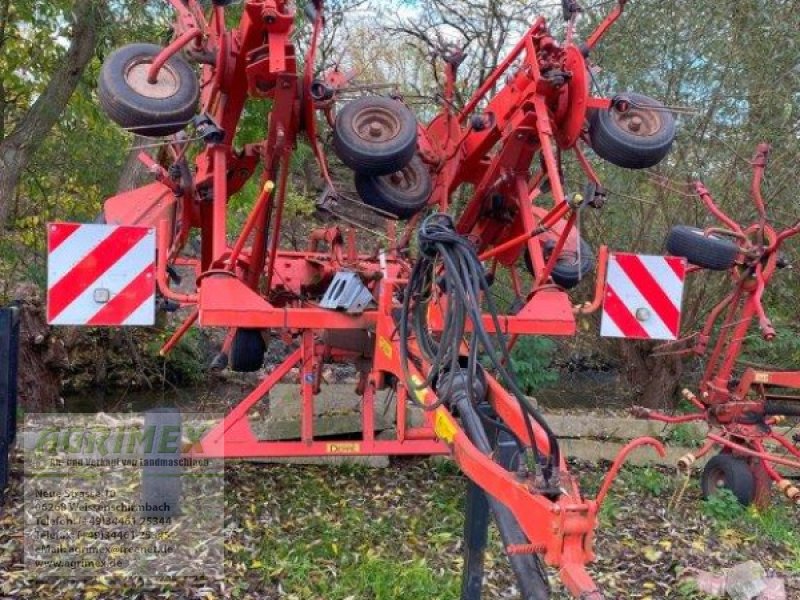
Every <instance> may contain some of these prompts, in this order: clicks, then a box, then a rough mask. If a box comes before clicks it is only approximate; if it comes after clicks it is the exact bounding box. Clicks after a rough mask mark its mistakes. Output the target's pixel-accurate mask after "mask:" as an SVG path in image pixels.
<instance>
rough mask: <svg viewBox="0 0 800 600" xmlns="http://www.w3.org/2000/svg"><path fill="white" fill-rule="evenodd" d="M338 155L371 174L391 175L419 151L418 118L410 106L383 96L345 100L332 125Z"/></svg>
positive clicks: (346, 162) (344, 161)
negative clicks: (345, 102)
mask: <svg viewBox="0 0 800 600" xmlns="http://www.w3.org/2000/svg"><path fill="white" fill-rule="evenodd" d="M333 148H334V150H335V151H336V156H338V157H339V159H341V161H342V162H343V163H344V164H346V165H347V166H348V167H350V168H351V169H353V170H354V171H356V172H359V173H365V174H368V175H388V174H389V173H394V172H395V171H399V170H400V169H402V168H403V167H405V166H406V165H407V164H408V163H409V162H410V161H411V159H412V158H413V156H414V153H415V152H416V151H417V119H416V117H415V116H414V113H412V112H411V111H410V110H409V109H408V107H406V106H405V105H404V104H402V103H401V102H399V101H397V100H392V99H391V98H386V97H383V96H364V97H362V98H356V99H355V100H352V101H351V102H348V103H347V104H345V105H344V106H343V107H342V109H341V110H340V111H339V112H338V114H337V115H336V124H335V127H334V129H333Z"/></svg>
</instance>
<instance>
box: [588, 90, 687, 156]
mask: <svg viewBox="0 0 800 600" xmlns="http://www.w3.org/2000/svg"><path fill="white" fill-rule="evenodd" d="M625 99H626V100H628V101H629V109H628V110H626V111H624V112H621V111H619V110H617V109H616V108H614V107H612V108H611V109H610V110H595V111H592V113H591V115H590V117H589V138H590V139H591V143H592V149H593V150H594V151H595V153H596V154H597V155H598V156H599V157H600V158H602V159H604V160H607V161H608V162H610V163H611V164H613V165H617V166H618V167H623V168H625V169H646V168H647V167H652V166H654V165H657V164H658V163H660V162H661V161H662V160H664V158H665V157H666V156H667V154H668V153H669V150H670V148H671V147H672V142H673V141H674V140H675V117H674V116H673V115H672V113H671V112H669V110H668V109H667V108H666V107H665V106H664V105H663V104H661V103H660V102H658V101H657V100H654V99H652V98H648V97H647V96H643V95H641V94H633V93H629V94H625ZM650 107H652V108H650ZM634 128H635V129H634Z"/></svg>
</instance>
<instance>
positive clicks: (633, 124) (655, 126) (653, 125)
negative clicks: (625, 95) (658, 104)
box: [612, 103, 664, 137]
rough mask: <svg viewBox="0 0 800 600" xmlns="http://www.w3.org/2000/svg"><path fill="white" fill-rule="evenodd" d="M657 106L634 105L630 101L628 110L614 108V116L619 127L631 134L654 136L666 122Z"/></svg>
mask: <svg viewBox="0 0 800 600" xmlns="http://www.w3.org/2000/svg"><path fill="white" fill-rule="evenodd" d="M659 113H660V111H659V110H658V109H657V108H655V107H648V106H634V105H633V104H630V103H628V104H627V108H626V110H613V111H612V118H613V119H614V123H615V124H616V126H617V127H619V128H620V129H621V130H622V131H624V132H625V133H627V134H629V135H635V136H637V137H652V136H654V135H656V134H658V132H659V131H661V129H662V127H663V125H664V122H663V120H662V118H661V115H660V114H659Z"/></svg>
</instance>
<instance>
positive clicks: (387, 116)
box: [353, 106, 401, 144]
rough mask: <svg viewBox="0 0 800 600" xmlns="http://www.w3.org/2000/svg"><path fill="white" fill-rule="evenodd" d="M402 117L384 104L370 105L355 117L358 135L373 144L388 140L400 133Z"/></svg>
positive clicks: (355, 128) (354, 125) (355, 127)
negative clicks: (383, 105)
mask: <svg viewBox="0 0 800 600" xmlns="http://www.w3.org/2000/svg"><path fill="white" fill-rule="evenodd" d="M400 129H401V124H400V119H399V118H398V117H397V115H395V114H394V113H393V112H392V111H391V110H388V109H386V108H384V107H382V106H369V107H367V108H364V109H362V110H360V111H359V112H358V113H357V114H356V116H355V118H354V119H353V130H354V131H355V133H356V135H357V136H358V137H359V138H361V139H362V140H364V141H365V142H370V143H373V144H380V143H383V142H388V141H389V140H392V139H394V138H396V137H397V136H398V135H399V134H400Z"/></svg>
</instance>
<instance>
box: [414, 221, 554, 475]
mask: <svg viewBox="0 0 800 600" xmlns="http://www.w3.org/2000/svg"><path fill="white" fill-rule="evenodd" d="M418 240H419V251H420V257H419V259H418V260H417V262H416V264H415V265H414V268H413V270H412V272H411V276H410V279H409V283H408V286H407V287H406V290H405V294H404V296H403V308H402V313H401V318H400V324H399V334H400V357H401V363H402V365H403V370H404V375H405V379H406V385H407V386H408V387H409V389H410V390H412V392H413V391H416V390H421V389H424V388H426V387H433V388H435V389H436V392H437V395H438V396H439V399H438V401H437V402H436V403H434V404H421V403H420V404H421V405H422V406H423V408H425V409H427V410H433V409H435V408H436V407H438V406H440V405H441V404H442V403H444V402H447V401H449V399H450V396H451V391H452V390H453V389H454V385H453V384H454V382H453V379H454V376H462V375H461V374H462V373H466V377H467V382H466V385H463V384H464V382H459V383H460V385H458V386H457V387H458V388H459V389H464V388H465V389H466V390H469V391H470V393H472V394H474V391H475V390H476V389H481V387H482V386H481V385H480V384H479V385H477V387H476V382H477V381H478V377H479V372H480V362H479V359H478V355H479V351H480V349H481V348H482V349H483V351H484V353H485V355H486V356H487V357H488V358H489V361H490V362H491V365H492V366H493V367H494V369H495V371H496V372H497V374H498V375H499V377H500V380H501V381H502V382H503V383H504V384H505V386H506V387H507V388H508V389H509V390H510V391H511V393H512V394H513V395H514V397H515V398H516V399H517V401H518V402H519V406H520V408H521V410H522V413H523V415H527V416H528V417H529V418H526V419H525V424H526V427H527V433H528V438H529V446H528V447H529V448H530V449H531V451H532V452H533V458H534V464H535V465H537V468H538V466H540V463H539V452H538V449H537V447H536V438H535V437H534V433H533V426H532V424H531V419H532V420H534V421H535V422H536V423H537V424H539V425H540V426H541V427H542V429H543V430H544V431H545V432H546V434H547V436H548V439H549V444H550V449H551V452H550V455H549V457H548V459H549V460H548V463H547V464H546V465H544V467H545V468H544V475H545V478H546V479H549V478H550V475H551V474H552V473H553V471H556V472H557V470H558V465H559V462H560V450H559V447H558V440H557V439H556V436H555V434H554V433H553V431H552V430H551V429H550V427H549V425H548V424H547V422H546V421H545V420H544V417H543V416H542V415H541V413H539V411H538V410H536V407H534V406H533V404H531V402H530V400H528V398H527V397H526V396H525V394H524V393H523V392H522V389H521V388H520V386H519V384H518V383H517V380H516V377H515V376H514V374H513V372H512V371H510V370H509V368H508V367H506V365H510V364H511V360H510V357H509V353H508V346H507V344H506V340H505V336H504V335H503V333H502V330H501V327H500V322H499V319H498V318H497V309H496V307H495V304H494V302H493V300H492V296H491V294H490V293H489V284H488V282H487V280H486V274H485V273H484V270H483V265H482V264H481V261H480V259H479V258H478V254H477V251H476V248H475V245H474V244H473V243H472V242H471V241H470V240H469V239H468V238H466V237H464V236H462V235H459V234H458V233H457V232H456V230H455V226H454V224H453V220H452V218H451V217H450V216H449V215H446V214H441V213H439V214H433V215H430V216H429V217H427V218H426V219H425V220H424V221H423V222H422V224H421V225H420V228H419V232H418ZM435 286H439V288H440V290H441V291H442V293H443V294H445V295H446V298H447V304H446V310H445V311H444V314H443V319H444V324H443V328H442V332H441V334H439V335H437V336H434V335H432V334H431V331H430V327H429V326H428V307H429V303H430V301H431V299H432V298H433V295H434V290H435ZM483 298H485V300H486V304H487V311H488V313H489V314H490V315H491V318H492V320H493V323H494V330H495V332H496V335H497V337H498V338H499V343H497V344H496V343H495V342H494V340H493V339H492V336H491V335H490V334H489V333H488V331H487V330H486V327H485V326H484V324H483V319H482V310H481V300H482V299H483ZM467 319H469V322H470V323H471V325H472V331H471V332H470V333H469V336H468V337H467V336H466V333H467V332H466V325H467ZM409 322H411V323H412V326H413V333H414V336H415V337H416V340H417V344H418V346H419V349H420V351H421V352H422V354H423V356H424V358H425V360H426V361H427V362H428V363H430V365H431V369H430V370H429V372H428V373H427V375H426V380H425V381H424V382H423V383H415V382H414V381H412V380H411V378H410V376H409V371H408V361H409V359H411V358H412V357H411V356H410V353H409V348H408V339H409V334H410V333H411V332H410V331H409ZM464 342H466V344H467V348H468V355H467V357H466V365H464V364H463V357H462V354H461V348H462V344H463V343H464ZM450 374H453V376H449V375H450ZM410 396H411V398H412V399H414V400H415V401H417V400H416V394H415V393H412V394H410ZM471 399H472V401H473V402H474V403H477V402H480V401H481V400H483V398H474V397H473V398H471ZM495 425H500V426H501V427H502V428H503V429H506V428H505V427H504V426H502V424H498V423H495Z"/></svg>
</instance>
